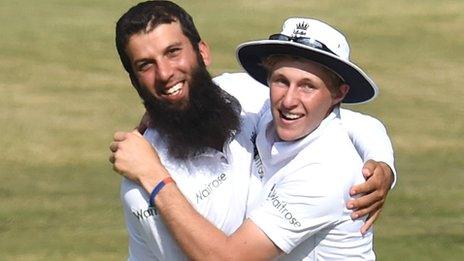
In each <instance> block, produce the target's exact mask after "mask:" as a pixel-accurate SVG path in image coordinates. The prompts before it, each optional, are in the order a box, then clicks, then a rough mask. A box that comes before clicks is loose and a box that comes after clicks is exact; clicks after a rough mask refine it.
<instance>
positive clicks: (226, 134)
mask: <svg viewBox="0 0 464 261" xmlns="http://www.w3.org/2000/svg"><path fill="white" fill-rule="evenodd" d="M189 88H190V89H189V101H188V102H187V104H186V103H185V102H182V104H177V105H176V104H171V103H169V102H166V101H163V100H159V99H157V98H156V97H155V96H154V95H153V94H151V93H150V92H148V91H143V90H139V93H140V94H141V96H142V99H143V101H144V105H145V108H146V110H147V112H148V114H149V116H150V123H149V127H151V128H153V129H156V130H157V131H158V133H159V134H160V136H161V138H162V139H163V140H164V141H165V142H166V144H167V146H168V152H169V155H170V156H171V157H174V158H176V159H187V158H188V157H191V156H194V155H196V154H198V153H201V152H204V151H205V149H206V148H208V147H215V148H216V149H218V147H217V146H221V148H220V149H222V146H223V145H224V143H225V142H226V141H227V140H228V139H229V138H231V137H232V136H233V135H234V134H235V133H237V132H238V131H240V110H241V109H240V104H239V103H238V101H237V100H236V99H235V98H234V97H232V96H231V95H229V94H227V93H226V92H224V91H223V90H222V89H221V88H219V87H218V86H217V85H216V84H214V82H213V81H212V79H211V76H210V75H209V73H208V71H207V70H206V68H205V66H204V65H203V66H202V65H201V64H200V65H199V66H197V68H196V69H194V70H193V73H192V80H191V82H190V83H189ZM141 89H145V88H141Z"/></svg>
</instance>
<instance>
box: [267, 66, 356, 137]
mask: <svg viewBox="0 0 464 261" xmlns="http://www.w3.org/2000/svg"><path fill="white" fill-rule="evenodd" d="M269 69H270V70H269V71H270V74H269V77H268V84H269V87H270V91H271V106H272V107H271V110H272V116H273V119H274V126H275V129H276V131H277V135H278V136H279V138H280V139H281V140H284V141H293V140H298V139H301V138H303V137H305V136H306V135H308V134H310V133H311V132H313V131H314V130H315V129H316V128H317V127H318V126H319V124H320V123H321V122H322V120H323V119H324V118H325V117H327V115H328V114H329V113H330V112H331V111H332V109H333V108H334V106H335V105H337V104H339V103H340V101H341V100H342V99H343V98H344V97H345V95H346V93H347V92H348V85H346V84H343V85H341V86H340V89H338V88H337V90H334V91H331V89H329V87H331V86H330V85H329V84H331V78H330V77H331V76H330V75H329V73H328V72H327V69H323V68H322V66H321V65H319V64H317V63H314V62H311V61H308V60H302V59H298V60H296V59H290V58H281V59H279V60H277V61H276V62H275V63H274V64H273V65H272V67H271V68H269Z"/></svg>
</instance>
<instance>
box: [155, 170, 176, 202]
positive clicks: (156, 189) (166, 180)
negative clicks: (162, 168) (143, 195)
mask: <svg viewBox="0 0 464 261" xmlns="http://www.w3.org/2000/svg"><path fill="white" fill-rule="evenodd" d="M171 182H174V180H173V179H172V178H171V177H167V178H165V179H163V180H161V181H160V182H159V183H158V184H157V185H156V186H155V188H154V189H153V191H152V192H151V194H150V201H149V203H150V207H154V206H155V197H156V195H157V194H158V193H159V192H160V190H161V189H162V188H163V187H164V186H165V185H166V184H168V183H171Z"/></svg>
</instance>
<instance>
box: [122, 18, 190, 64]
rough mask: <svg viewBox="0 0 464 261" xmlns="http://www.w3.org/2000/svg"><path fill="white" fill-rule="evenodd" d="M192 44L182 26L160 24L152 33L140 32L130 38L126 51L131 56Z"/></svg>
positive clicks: (174, 23) (175, 23)
mask: <svg viewBox="0 0 464 261" xmlns="http://www.w3.org/2000/svg"><path fill="white" fill-rule="evenodd" d="M185 43H190V41H189V40H188V38H187V37H186V36H185V35H184V34H183V32H182V29H181V27H180V24H179V23H178V22H172V23H168V24H160V25H158V26H156V27H155V28H153V29H152V30H150V31H146V30H144V31H140V32H139V33H136V34H133V35H131V36H130V37H129V41H128V44H127V47H126V51H127V52H128V54H129V55H130V56H133V55H136V54H139V53H141V52H147V51H149V52H153V51H155V52H162V51H164V49H166V48H168V47H169V46H172V45H178V44H185Z"/></svg>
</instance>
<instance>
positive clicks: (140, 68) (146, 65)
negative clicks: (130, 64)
mask: <svg viewBox="0 0 464 261" xmlns="http://www.w3.org/2000/svg"><path fill="white" fill-rule="evenodd" d="M148 68H150V63H149V62H144V63H140V64H138V65H137V70H138V71H145V70H147V69H148Z"/></svg>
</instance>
